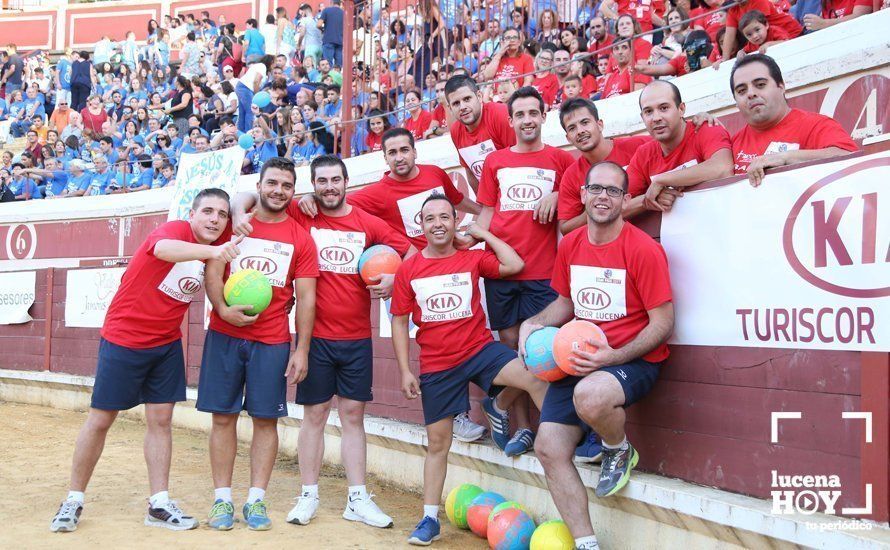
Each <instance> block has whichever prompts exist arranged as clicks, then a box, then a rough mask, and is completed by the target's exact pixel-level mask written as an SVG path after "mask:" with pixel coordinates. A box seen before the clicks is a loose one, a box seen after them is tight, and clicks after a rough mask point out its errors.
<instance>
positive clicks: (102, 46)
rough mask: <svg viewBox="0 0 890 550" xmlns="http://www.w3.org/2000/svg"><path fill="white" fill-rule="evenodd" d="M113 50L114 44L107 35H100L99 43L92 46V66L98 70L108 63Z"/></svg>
mask: <svg viewBox="0 0 890 550" xmlns="http://www.w3.org/2000/svg"><path fill="white" fill-rule="evenodd" d="M114 50H115V47H114V42H112V41H111V39H110V38H108V36H107V35H102V37H101V38H99V41H98V42H96V43H95V44H94V45H93V65H94V66H95V67H96V68H97V69H99V68H100V67H102V66H103V65H105V64H106V63H110V62H111V56H113V55H114Z"/></svg>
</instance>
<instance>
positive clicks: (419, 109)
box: [402, 89, 433, 141]
mask: <svg viewBox="0 0 890 550" xmlns="http://www.w3.org/2000/svg"><path fill="white" fill-rule="evenodd" d="M421 101H422V98H421V97H420V92H419V91H418V90H417V89H413V90H408V91H407V92H405V108H406V109H407V112H408V116H407V117H405V121H404V122H403V123H402V127H403V128H405V129H406V130H408V131H409V132H411V135H413V136H414V140H415V141H420V140H421V139H423V137H424V134H426V131H427V130H428V129H429V127H430V124H432V122H433V116H432V115H431V114H430V113H429V111H427V110H425V109H424V108H423V106H422V103H421Z"/></svg>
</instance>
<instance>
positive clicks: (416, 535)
mask: <svg viewBox="0 0 890 550" xmlns="http://www.w3.org/2000/svg"><path fill="white" fill-rule="evenodd" d="M441 531H442V528H441V527H440V526H439V520H437V519H435V518H431V517H429V516H423V519H422V520H420V523H418V524H417V525H416V526H415V527H414V532H413V533H411V536H410V537H408V544H413V545H414V546H429V545H430V544H432V543H433V541H434V540H439V533H440V532H441Z"/></svg>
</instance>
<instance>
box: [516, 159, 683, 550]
mask: <svg viewBox="0 0 890 550" xmlns="http://www.w3.org/2000/svg"><path fill="white" fill-rule="evenodd" d="M627 191H628V179H627V173H626V172H625V171H624V169H623V168H621V166H619V165H618V164H615V163H614V162H610V161H604V162H600V163H597V164H594V165H593V166H592V167H591V168H590V171H589V172H588V174H587V178H586V180H585V185H584V189H583V190H582V199H583V201H584V210H585V213H586V214H587V224H586V225H585V226H583V227H579V228H578V229H576V230H575V231H573V232H571V233H569V234H568V235H567V236H566V238H564V239H563V240H562V242H560V243H559V251H558V252H557V256H556V263H555V265H554V268H553V276H552V278H551V285H552V286H553V288H554V290H556V292H557V293H558V296H557V297H556V299H555V300H554V301H553V302H552V303H551V304H550V305H548V306H547V307H546V308H545V309H544V310H543V311H542V312H541V313H539V314H538V315H535V316H534V317H532V318H530V319H528V320H527V321H525V322H524V323H523V324H522V327H521V329H520V331H519V332H520V334H519V350H520V353H523V354H524V353H525V342H526V340H527V339H528V336H529V335H530V334H531V333H532V332H534V331H536V330H538V329H540V328H542V327H545V326H561V325H563V324H564V323H566V322H568V321H571V320H572V319H580V320H585V321H589V322H592V323H594V324H596V325H597V326H599V328H601V329H602V330H603V332H605V335H606V339H607V342H608V343H607V344H601V345H600V347H599V348H598V349H596V350H595V351H592V352H588V351H581V350H578V351H575V352H574V356H573V357H572V362H573V364H574V367H575V370H576V372H577V373H578V375H577V376H568V377H566V378H563V379H562V380H559V381H557V382H551V383H550V385H549V386H548V388H547V394H546V396H545V397H544V405H543V407H542V408H541V425H540V427H539V429H538V439H537V442H536V443H535V452H536V454H537V456H538V459H539V460H540V461H541V464H542V465H543V467H544V474H545V476H546V478H547V487H548V488H549V489H550V494H551V495H552V497H553V501H554V503H555V504H556V508H557V510H559V514H560V516H561V517H562V519H563V521H565V523H566V525H567V526H568V527H569V530H570V531H571V533H572V536H573V537H574V539H575V547H576V548H578V549H581V550H592V549H595V548H599V546H598V545H597V541H596V536H595V535H594V533H593V526H592V525H591V523H590V515H589V512H588V504H587V491H586V489H585V487H584V484H583V482H582V481H581V477H580V476H579V474H578V470H577V469H576V467H575V466H574V464H572V455H573V454H574V451H575V445H577V443H578V442H579V441H580V440H581V438H582V436H583V433H584V429H585V428H592V429H593V430H595V431H596V432H597V433H599V434H600V435H601V436H602V438H603V446H604V451H603V465H602V469H601V473H600V478H599V482H598V484H597V487H596V495H597V496H598V497H600V498H602V497H608V496H611V495H614V494H615V493H617V492H618V491H619V490H621V489H622V488H623V487H624V486H625V485H626V484H627V481H628V479H629V478H630V471H631V470H632V469H633V468H634V467H635V466H636V464H637V462H638V461H639V454H638V453H637V451H636V449H634V447H632V446H631V445H630V443H628V441H627V437H626V435H625V431H624V425H625V421H626V415H625V412H624V409H625V408H626V407H629V406H630V405H632V404H633V403H635V402H637V401H638V400H640V399H642V398H643V397H644V396H645V395H646V394H648V393H649V392H650V391H651V390H652V387H653V386H654V385H655V380H656V379H657V377H658V371H659V368H660V366H661V364H662V362H663V361H664V360H665V359H667V357H668V348H667V345H666V344H665V342H666V341H667V338H668V336H669V335H670V333H671V330H672V329H673V326H674V309H673V304H672V295H671V284H670V274H669V272H668V264H667V256H666V255H665V253H664V250H663V249H662V248H661V246H660V245H659V244H658V243H656V242H655V241H654V240H653V239H652V238H651V237H649V236H648V235H647V234H646V233H644V232H643V231H642V230H640V229H637V228H636V227H635V226H633V225H631V224H629V223H626V222H625V221H624V218H623V216H622V211H623V210H624V208H625V206H626V205H627V203H628V201H629V200H630V198H631V197H630V195H629V194H628V192H627ZM594 285H595V286H596V288H597V289H598V295H599V294H602V295H605V296H607V298H605V299H604V302H605V303H606V304H607V305H606V306H605V307H601V304H599V305H597V306H596V307H592V306H593V304H591V303H590V299H591V297H592V296H593V294H592V293H591V291H590V287H592V286H594Z"/></svg>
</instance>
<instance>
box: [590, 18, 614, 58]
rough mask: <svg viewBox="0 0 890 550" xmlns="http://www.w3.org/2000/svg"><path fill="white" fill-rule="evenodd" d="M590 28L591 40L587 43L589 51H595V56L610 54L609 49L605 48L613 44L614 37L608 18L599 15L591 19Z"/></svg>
mask: <svg viewBox="0 0 890 550" xmlns="http://www.w3.org/2000/svg"><path fill="white" fill-rule="evenodd" d="M588 29H590V42H589V43H588V44H587V51H588V52H591V53H595V57H599V56H600V55H602V54H605V55H608V54H609V51H608V50H606V49H605V48H607V47H609V46H611V45H612V41H613V40H614V39H613V38H612V36H611V35H610V34H609V28H608V27H607V26H606V20H605V19H603V17H602V16H601V15H597V16H596V17H594V18H593V19H591V20H590V23H589V26H588Z"/></svg>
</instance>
